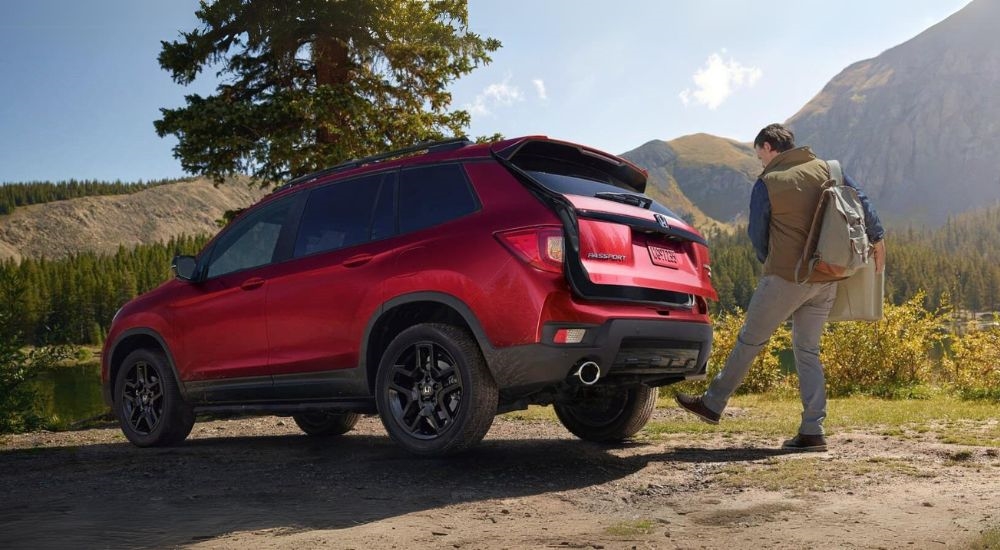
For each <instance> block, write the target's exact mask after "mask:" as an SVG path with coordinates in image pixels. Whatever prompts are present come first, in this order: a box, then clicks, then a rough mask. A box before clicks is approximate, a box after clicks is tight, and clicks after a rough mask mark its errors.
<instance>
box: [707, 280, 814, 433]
mask: <svg viewBox="0 0 1000 550" xmlns="http://www.w3.org/2000/svg"><path fill="white" fill-rule="evenodd" d="M810 294H811V289H810V285H798V284H796V283H793V282H791V281H786V280H784V279H782V278H781V277H778V276H777V275H768V276H765V277H762V278H761V280H760V282H758V283H757V289H756V290H754V293H753V297H752V298H751V299H750V305H749V306H748V307H747V313H746V317H745V319H744V321H743V328H741V329H740V334H739V336H738V337H737V339H736V346H734V347H733V351H732V352H730V354H729V357H728V358H727V359H726V365H725V366H724V367H723V369H722V370H721V371H720V372H719V374H717V375H716V376H715V378H714V379H712V383H711V384H710V385H709V387H708V391H706V392H705V394H704V395H703V396H702V398H701V401H702V403H704V405H705V406H706V407H708V408H709V409H710V410H711V411H713V412H715V413H717V414H721V413H722V411H723V410H725V408H726V404H727V403H728V402H729V398H730V397H731V396H732V395H733V393H734V392H735V391H736V388H738V387H739V385H740V384H741V383H742V382H743V379H744V378H746V375H747V372H748V371H749V370H750V365H751V364H752V363H753V360H754V358H755V357H757V354H758V353H760V350H761V348H763V347H764V344H766V343H767V341H768V340H769V339H770V338H771V335H772V334H774V331H775V330H777V328H778V326H779V325H781V323H783V322H785V320H786V319H788V316H789V315H791V314H792V312H794V311H795V310H796V309H798V307H799V305H800V304H802V302H803V301H805V300H807V299H808V298H809V295H810ZM824 320H825V317H824Z"/></svg>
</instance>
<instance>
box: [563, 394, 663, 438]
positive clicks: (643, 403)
mask: <svg viewBox="0 0 1000 550" xmlns="http://www.w3.org/2000/svg"><path fill="white" fill-rule="evenodd" d="M554 408H555V411H556V416H557V417H559V421H560V422H562V425H563V426H565V427H566V429H567V430H569V431H570V432H572V433H573V435H575V436H577V437H579V438H580V439H586V440H587V441H598V442H616V441H622V440H624V439H627V438H629V437H632V436H633V435H635V434H637V433H638V432H639V430H641V429H642V428H643V426H645V425H646V423H647V422H649V419H650V418H651V417H652V416H653V409H654V408H656V388H647V387H646V386H633V387H627V388H625V387H618V388H605V387H595V388H584V389H582V390H581V393H580V395H579V396H578V397H577V398H576V399H574V400H573V401H571V402H563V403H556V404H555V405H554Z"/></svg>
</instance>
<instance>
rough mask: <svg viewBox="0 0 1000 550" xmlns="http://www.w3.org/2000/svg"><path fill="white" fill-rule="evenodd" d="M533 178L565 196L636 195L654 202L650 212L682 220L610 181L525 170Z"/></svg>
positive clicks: (667, 210) (658, 205)
mask: <svg viewBox="0 0 1000 550" xmlns="http://www.w3.org/2000/svg"><path fill="white" fill-rule="evenodd" d="M525 171H526V172H527V173H528V174H530V175H531V177H532V178H534V179H535V180H537V181H538V182H539V183H541V184H542V185H544V186H545V187H546V188H547V189H549V190H551V191H555V192H556V193H560V194H563V195H582V196H584V197H595V196H597V194H598V193H615V194H619V193H628V194H629V195H635V196H637V197H642V198H644V199H648V200H651V201H652V204H650V205H649V210H651V211H653V212H657V213H659V214H665V215H667V216H671V217H673V218H677V219H680V217H679V216H677V214H674V213H673V212H672V211H671V210H670V209H669V208H667V207H666V206H663V205H662V204H660V203H658V202H656V201H655V200H652V199H651V198H649V197H647V196H646V195H644V194H643V193H637V192H635V191H629V190H628V189H625V188H624V186H621V185H617V186H616V185H612V184H611V183H609V182H608V181H609V180H606V179H605V180H604V181H601V180H597V179H591V178H587V177H583V176H581V175H571V176H569V175H564V174H556V173H552V172H542V171H537V170H525Z"/></svg>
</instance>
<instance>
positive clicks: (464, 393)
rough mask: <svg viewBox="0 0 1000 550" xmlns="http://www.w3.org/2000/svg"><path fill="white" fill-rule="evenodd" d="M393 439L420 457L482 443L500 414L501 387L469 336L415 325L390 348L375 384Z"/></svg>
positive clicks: (458, 330)
mask: <svg viewBox="0 0 1000 550" xmlns="http://www.w3.org/2000/svg"><path fill="white" fill-rule="evenodd" d="M375 389H376V390H375V401H376V404H377V405H378V412H379V417H380V418H381V419H382V424H383V425H384V426H385V429H386V431H387V432H388V433H389V436H390V437H392V438H393V439H394V440H395V441H396V443H398V444H399V445H400V446H402V447H403V448H405V449H406V450H407V451H410V452H411V453H414V454H418V455H428V456H443V455H449V454H455V453H458V452H461V451H464V450H466V449H468V448H469V447H472V446H473V445H475V444H476V443H478V442H479V441H480V440H482V438H483V437H484V436H485V435H486V432H488V431H489V429H490V425H492V424H493V417H494V416H496V412H497V399H498V392H497V386H496V382H494V381H493V377H492V376H491V375H490V372H489V370H488V369H487V368H486V360H485V359H484V358H483V353H482V351H481V350H480V349H479V345H478V344H477V343H476V341H475V339H473V337H472V335H471V334H469V332H468V331H466V330H463V329H461V328H459V327H456V326H452V325H445V324H438V323H426V324H420V325H415V326H413V327H410V328H408V329H406V330H404V331H403V332H401V333H400V334H399V335H398V336H396V338H395V339H393V341H392V342H391V343H390V344H389V346H388V347H387V348H386V350H385V354H384V355H383V356H382V360H381V361H380V362H379V368H378V376H377V377H376V380H375Z"/></svg>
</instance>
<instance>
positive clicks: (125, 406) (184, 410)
mask: <svg viewBox="0 0 1000 550" xmlns="http://www.w3.org/2000/svg"><path fill="white" fill-rule="evenodd" d="M114 405H115V416H117V417H118V421H119V423H120V424H121V427H122V432H123V433H124V434H125V437H127V438H128V440H129V441H131V442H132V443H134V444H135V445H138V446H139V447H160V446H166V445H173V444H175V443H180V442H181V441H183V440H184V438H186V437H187V436H188V434H190V433H191V428H192V427H193V426H194V410H193V409H192V408H191V405H189V404H188V403H187V402H185V401H184V398H183V397H182V396H181V392H180V388H179V386H178V384H177V379H176V378H174V374H173V371H171V369H170V365H169V364H168V363H167V358H166V356H164V355H163V353H162V352H161V351H159V350H149V349H138V350H135V351H133V352H132V353H130V354H128V356H126V357H125V360H124V361H123V362H122V364H121V366H120V367H119V368H118V374H117V376H115V399H114Z"/></svg>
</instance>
